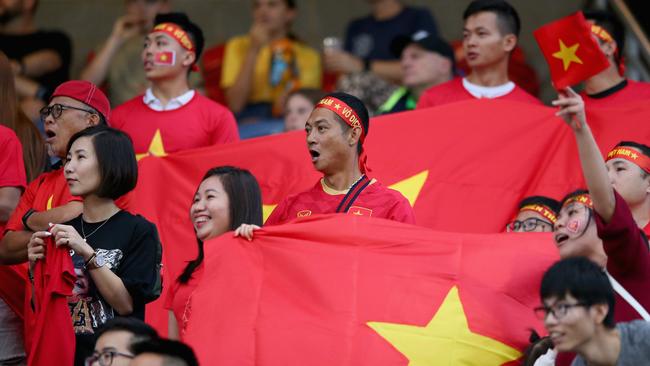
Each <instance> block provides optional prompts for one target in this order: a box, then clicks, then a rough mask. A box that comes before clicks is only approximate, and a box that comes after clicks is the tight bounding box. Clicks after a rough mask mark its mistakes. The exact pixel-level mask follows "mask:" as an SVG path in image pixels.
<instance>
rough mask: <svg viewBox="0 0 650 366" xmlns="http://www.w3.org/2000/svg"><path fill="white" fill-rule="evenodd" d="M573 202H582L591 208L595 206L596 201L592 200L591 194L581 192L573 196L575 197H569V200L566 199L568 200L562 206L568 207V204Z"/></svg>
mask: <svg viewBox="0 0 650 366" xmlns="http://www.w3.org/2000/svg"><path fill="white" fill-rule="evenodd" d="M572 203H580V204H583V205H585V206H587V207H589V208H594V203H593V201H592V200H591V196H589V194H588V193H583V194H579V195H577V196H573V197H571V198H569V199H568V200H566V202H564V204H563V205H562V207H566V206H568V205H570V204H572Z"/></svg>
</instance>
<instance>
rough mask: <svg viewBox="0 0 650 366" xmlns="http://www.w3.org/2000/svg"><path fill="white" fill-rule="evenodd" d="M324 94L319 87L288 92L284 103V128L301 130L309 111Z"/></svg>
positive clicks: (303, 127) (286, 129)
mask: <svg viewBox="0 0 650 366" xmlns="http://www.w3.org/2000/svg"><path fill="white" fill-rule="evenodd" d="M325 94H326V93H325V92H324V91H322V90H320V89H298V90H296V91H293V92H291V93H289V95H288V96H287V101H286V103H285V105H284V130H285V131H296V130H299V131H303V130H304V129H305V122H307V119H308V118H309V115H310V114H311V111H312V110H314V106H315V105H316V103H318V101H319V100H321V99H323V97H324V96H325Z"/></svg>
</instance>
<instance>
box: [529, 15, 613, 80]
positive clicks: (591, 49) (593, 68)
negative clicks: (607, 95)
mask: <svg viewBox="0 0 650 366" xmlns="http://www.w3.org/2000/svg"><path fill="white" fill-rule="evenodd" d="M533 34H534V36H535V39H536V40H537V44H538V45H539V48H541V49H542V53H543V54H544V58H545V59H546V63H548V67H549V68H550V70H551V79H552V81H553V85H554V86H555V88H556V89H563V88H566V87H567V86H571V85H575V84H578V83H580V82H582V81H584V80H586V79H588V78H590V77H592V76H594V75H596V74H598V73H599V72H601V71H603V70H605V69H606V68H607V67H608V66H609V60H608V59H607V57H605V54H603V53H602V51H601V50H600V47H599V46H598V43H597V41H596V40H595V39H594V38H592V35H591V31H590V28H589V24H588V23H587V21H586V20H585V17H584V15H582V12H577V13H574V14H572V15H569V16H567V17H564V18H562V19H560V20H556V21H554V22H552V23H549V24H546V25H544V26H542V27H540V28H539V29H537V30H536V31H535V32H533Z"/></svg>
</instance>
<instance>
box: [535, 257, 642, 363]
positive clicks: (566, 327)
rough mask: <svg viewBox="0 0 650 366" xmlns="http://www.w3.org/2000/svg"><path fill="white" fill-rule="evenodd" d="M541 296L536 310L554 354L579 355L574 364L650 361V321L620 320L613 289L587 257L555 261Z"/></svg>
mask: <svg viewBox="0 0 650 366" xmlns="http://www.w3.org/2000/svg"><path fill="white" fill-rule="evenodd" d="M540 298H541V300H542V303H543V305H542V306H541V307H539V308H537V309H535V312H536V314H538V316H539V318H540V319H541V320H543V321H544V326H545V327H546V330H547V331H548V333H549V336H550V339H551V341H552V342H553V345H554V348H555V349H554V351H555V352H575V353H577V354H578V356H577V357H576V359H575V360H574V361H573V363H572V365H574V366H583V365H621V366H624V365H643V364H646V363H647V361H648V359H650V324H649V323H648V322H645V321H641V320H636V321H632V322H629V323H618V324H616V321H615V319H614V310H615V309H616V305H615V300H614V289H613V288H612V285H611V284H610V281H609V279H608V276H607V273H606V272H605V271H603V269H602V268H601V267H599V266H598V265H597V264H596V263H594V262H591V261H590V260H589V259H587V258H582V257H577V258H570V259H564V260H561V261H559V262H557V263H555V264H554V265H553V266H552V267H551V268H549V269H548V270H547V271H546V273H545V274H544V277H543V278H542V283H541V286H540ZM545 364H546V363H545ZM550 364H553V363H550Z"/></svg>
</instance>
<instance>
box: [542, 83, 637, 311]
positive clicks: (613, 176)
mask: <svg viewBox="0 0 650 366" xmlns="http://www.w3.org/2000/svg"><path fill="white" fill-rule="evenodd" d="M553 105H555V106H558V107H560V110H559V112H558V113H557V114H558V115H559V116H562V117H563V118H564V119H565V121H566V122H567V124H568V125H569V126H570V127H571V129H572V130H573V133H574V135H575V138H576V142H577V145H578V152H579V155H580V163H581V165H582V172H583V175H584V177H585V181H586V182H587V187H588V188H589V192H588V194H587V193H586V192H583V194H579V195H572V196H571V197H570V199H565V200H564V202H563V207H562V209H561V210H560V215H559V217H558V221H557V224H556V230H555V231H556V234H555V239H556V242H557V245H558V247H559V249H560V256H562V257H568V256H576V255H584V256H587V257H589V258H590V259H592V260H593V261H595V262H596V263H599V264H600V265H601V266H603V267H605V268H606V269H607V271H608V272H609V274H610V275H611V276H612V277H613V278H614V279H616V281H618V282H620V284H621V288H623V289H624V290H625V292H629V294H631V295H632V297H633V299H632V300H634V301H636V302H638V303H640V307H637V306H636V305H635V304H634V301H630V300H629V299H625V300H623V298H625V296H624V295H623V293H624V292H623V291H621V290H620V289H619V290H617V293H618V294H619V296H618V299H617V300H620V301H617V305H616V309H615V317H616V320H617V321H629V320H633V319H638V318H640V317H645V315H643V313H644V312H646V313H647V311H650V292H649V291H648V288H650V252H649V251H648V240H647V237H646V236H645V235H644V233H643V231H642V230H641V229H640V227H644V226H646V225H647V224H648V219H649V215H650V174H649V173H650V157H648V156H647V155H645V153H644V152H643V151H642V149H640V148H638V147H636V146H632V145H630V144H629V143H624V144H621V145H619V146H617V147H615V148H614V149H613V150H612V151H611V152H610V153H608V154H607V160H608V161H607V162H605V161H604V160H603V157H602V155H601V153H600V149H599V148H598V145H597V144H596V141H595V140H594V137H593V135H592V133H591V130H590V128H589V125H587V121H586V117H585V108H584V103H583V101H582V99H581V98H580V96H579V95H578V94H576V93H575V92H574V91H573V90H572V89H570V88H567V89H564V90H562V91H560V96H559V98H558V99H557V100H555V101H553ZM638 146H642V145H638ZM626 200H632V201H633V202H634V205H635V206H633V205H631V204H629V203H628V202H626ZM637 207H640V208H637ZM580 212H584V213H585V214H581V213H580ZM635 213H636V215H635ZM594 234H597V236H598V237H599V238H600V239H602V244H600V243H598V240H597V238H594ZM614 287H615V289H616V288H617V286H616V285H615V286H614ZM619 303H620V305H619ZM648 319H649V320H650V315H648Z"/></svg>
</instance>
